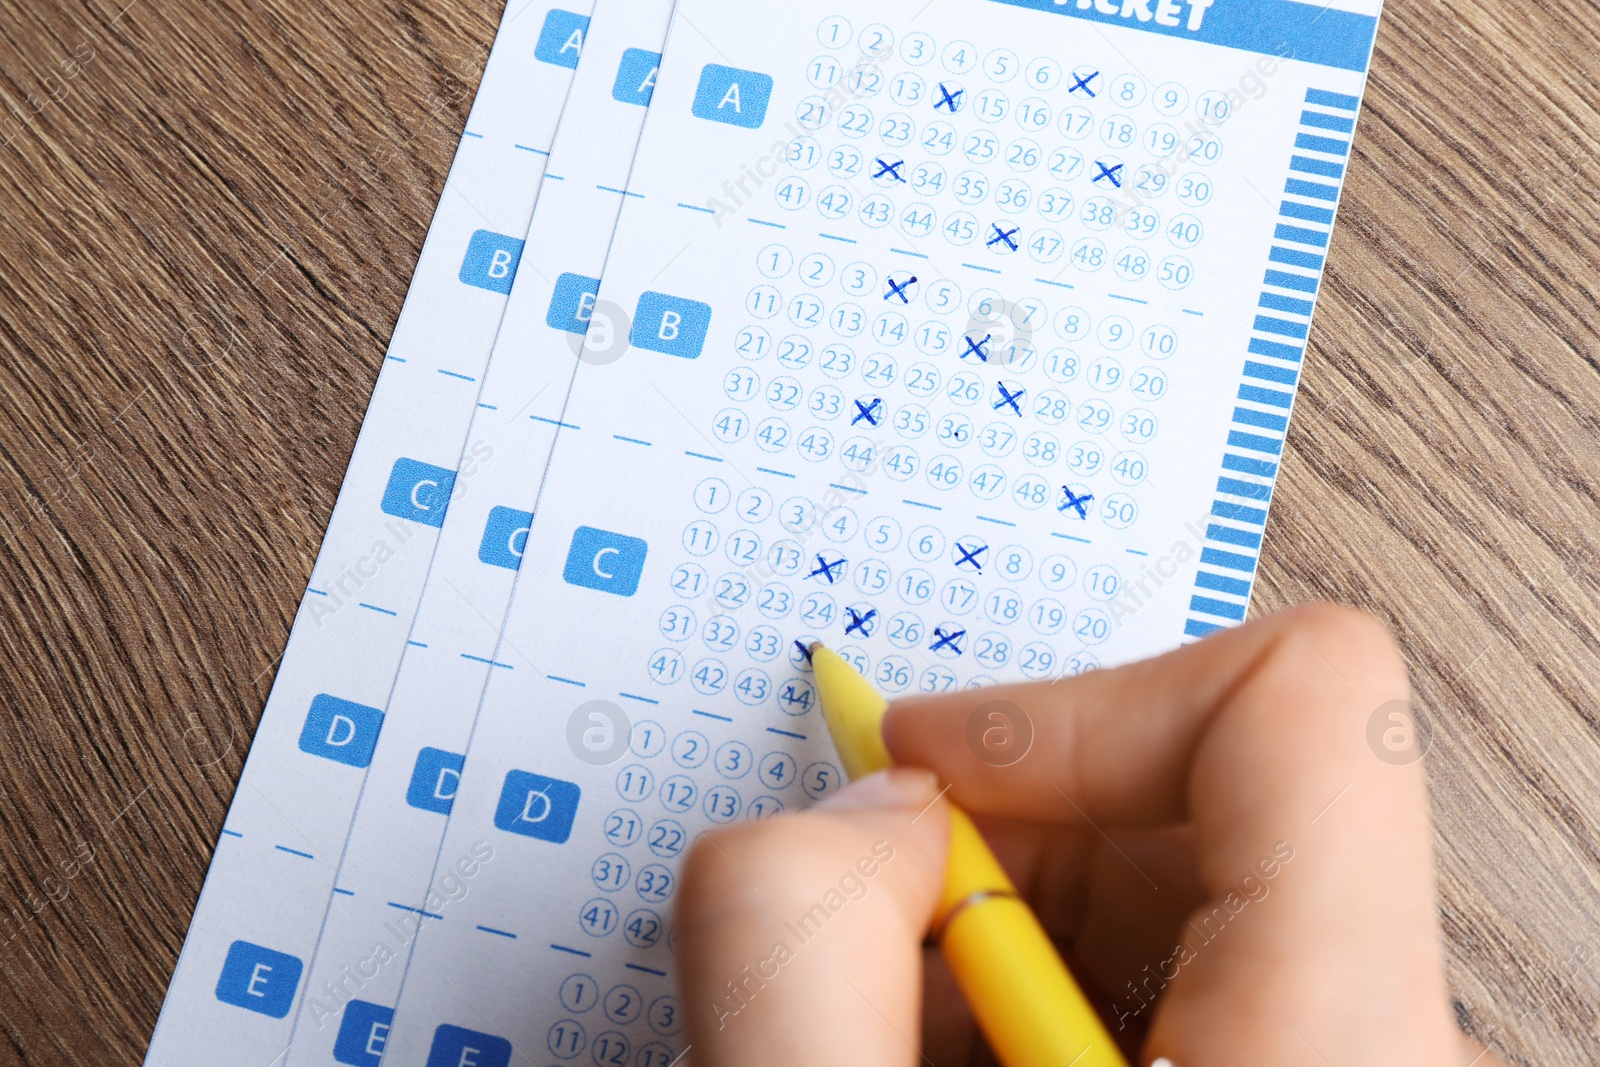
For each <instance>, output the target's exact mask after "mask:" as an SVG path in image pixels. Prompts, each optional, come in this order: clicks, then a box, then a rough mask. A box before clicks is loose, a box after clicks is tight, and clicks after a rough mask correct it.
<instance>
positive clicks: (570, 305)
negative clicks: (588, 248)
mask: <svg viewBox="0 0 1600 1067" xmlns="http://www.w3.org/2000/svg"><path fill="white" fill-rule="evenodd" d="M599 293H600V279H599V278H590V277H588V276H587V275H584V274H563V275H562V276H561V277H559V278H557V279H556V288H555V292H553V293H551V294H550V310H549V311H547V312H545V316H544V321H545V325H547V326H549V327H550V328H551V329H552V330H565V331H566V332H567V333H577V334H582V333H588V332H589V317H590V316H591V315H593V314H594V298H595V297H596V296H598V295H599Z"/></svg>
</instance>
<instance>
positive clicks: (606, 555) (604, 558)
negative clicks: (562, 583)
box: [561, 526, 650, 596]
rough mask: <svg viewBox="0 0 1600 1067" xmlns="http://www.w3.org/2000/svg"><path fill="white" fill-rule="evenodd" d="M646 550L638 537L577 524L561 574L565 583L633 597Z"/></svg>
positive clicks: (637, 587) (642, 569)
mask: <svg viewBox="0 0 1600 1067" xmlns="http://www.w3.org/2000/svg"><path fill="white" fill-rule="evenodd" d="M649 549H650V546H649V545H648V544H646V543H645V542H644V541H641V540H640V539H639V538H637V537H629V536H628V535H627V534H619V533H612V532H611V531H610V530H602V529H600V528H598V527H595V526H580V527H578V528H577V529H576V530H574V531H572V547H570V548H569V549H567V565H566V569H565V570H563V571H562V573H561V577H562V578H564V579H565V580H566V583H567V584H568V585H581V586H583V587H584V588H585V589H598V590H600V591H601V592H603V593H615V594H616V595H617V596H632V595H633V594H634V593H636V592H638V591H639V575H640V574H641V573H643V572H644V557H645V553H646V552H648V551H649Z"/></svg>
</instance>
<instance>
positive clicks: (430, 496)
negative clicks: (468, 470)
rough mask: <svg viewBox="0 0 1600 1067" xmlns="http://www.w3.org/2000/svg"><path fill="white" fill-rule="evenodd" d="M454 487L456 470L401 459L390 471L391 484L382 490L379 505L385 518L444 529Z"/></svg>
mask: <svg viewBox="0 0 1600 1067" xmlns="http://www.w3.org/2000/svg"><path fill="white" fill-rule="evenodd" d="M455 485H456V472H455V471H453V470H450V469H449V468H447V467H435V466H434V465H433V464H432V463H424V462H422V461H421V460H419V459H406V458H405V457H403V456H402V457H401V458H400V459H397V460H395V461H394V467H393V469H391V470H390V471H389V484H388V485H386V486H385V487H384V489H383V503H382V504H381V505H380V506H381V507H382V508H383V512H384V514H385V515H393V516H395V517H396V518H399V519H410V520H411V521H412V522H420V523H422V524H423V525H424V526H443V525H444V513H445V510H446V509H447V508H449V507H450V493H451V492H452V491H453V490H454V489H455Z"/></svg>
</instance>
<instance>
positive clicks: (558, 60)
mask: <svg viewBox="0 0 1600 1067" xmlns="http://www.w3.org/2000/svg"><path fill="white" fill-rule="evenodd" d="M588 32H589V16H587V15H580V14H578V13H577V12H575V11H562V10H561V9H560V8H558V7H557V8H551V9H550V10H549V11H548V12H547V13H546V14H545V16H544V27H543V28H542V29H540V31H539V43H538V44H537V45H535V46H534V49H533V56H534V58H535V59H537V60H539V61H540V62H542V63H554V64H555V65H556V66H558V67H573V68H576V67H577V65H578V57H579V56H581V55H583V38H584V35H585V34H587V33H588ZM428 1062H429V1063H432V1062H433V1061H432V1060H429V1061H428ZM452 1067H454V1065H452Z"/></svg>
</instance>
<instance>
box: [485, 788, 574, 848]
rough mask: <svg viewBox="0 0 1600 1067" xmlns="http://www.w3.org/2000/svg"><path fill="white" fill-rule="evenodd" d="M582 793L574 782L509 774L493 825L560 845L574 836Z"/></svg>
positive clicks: (502, 790)
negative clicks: (574, 820) (579, 796)
mask: <svg viewBox="0 0 1600 1067" xmlns="http://www.w3.org/2000/svg"><path fill="white" fill-rule="evenodd" d="M579 792H580V790H579V789H578V787H577V786H576V785H574V784H573V783H572V782H563V781H562V780H561V779H559V778H546V777H545V776H544V775H542V774H530V773H528V772H527V771H508V772H506V781H505V785H503V786H502V787H501V788H500V803H499V805H498V806H497V807H496V808H495V810H494V824H495V826H496V827H497V828H498V829H501V830H505V831H506V832H508V833H513V834H521V835H523V836H524V837H537V838H538V839H539V840H541V841H553V842H555V843H556V844H558V845H559V844H561V843H562V842H564V841H566V839H567V838H568V837H570V836H572V820H573V818H574V817H575V816H576V815H577V814H578V795H579Z"/></svg>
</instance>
